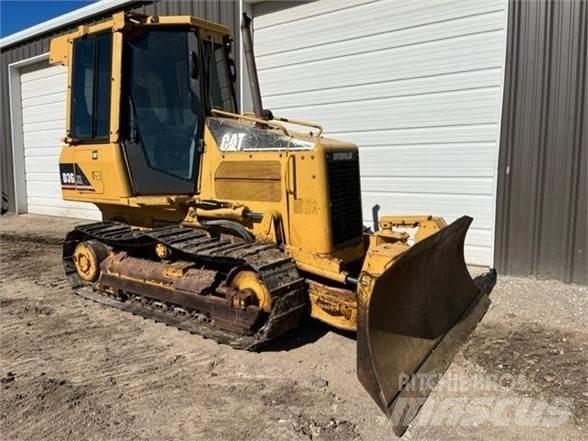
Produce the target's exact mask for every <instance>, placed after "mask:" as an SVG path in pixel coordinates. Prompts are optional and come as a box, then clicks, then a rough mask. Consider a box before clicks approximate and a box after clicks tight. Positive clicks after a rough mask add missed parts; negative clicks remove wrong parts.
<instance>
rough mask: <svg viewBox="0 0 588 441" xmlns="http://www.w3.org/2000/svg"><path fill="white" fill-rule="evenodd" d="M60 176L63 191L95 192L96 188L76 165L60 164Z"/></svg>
mask: <svg viewBox="0 0 588 441" xmlns="http://www.w3.org/2000/svg"><path fill="white" fill-rule="evenodd" d="M59 175H60V176H61V188H62V189H63V190H79V191H94V187H92V184H90V181H89V180H88V178H86V175H85V174H84V172H83V171H82V170H81V168H80V167H78V166H77V165H76V164H59Z"/></svg>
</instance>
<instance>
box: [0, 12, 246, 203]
mask: <svg viewBox="0 0 588 441" xmlns="http://www.w3.org/2000/svg"><path fill="white" fill-rule="evenodd" d="M124 9H125V10H128V11H134V12H137V13H139V14H147V15H193V16H196V17H200V18H204V19H207V20H210V21H215V22H218V23H222V24H224V25H226V26H229V27H230V28H231V32H232V35H233V38H234V39H235V44H234V49H233V52H232V57H233V58H234V60H235V65H236V67H237V69H238V68H239V51H238V43H239V20H240V17H239V2H238V0H154V1H138V2H137V3H135V4H131V5H129V6H127V7H125V8H124ZM113 12H114V11H109V12H108V13H105V14H102V15H98V16H95V17H92V18H91V19H89V20H87V21H85V22H86V23H93V22H97V21H100V20H103V19H105V18H106V17H109V16H111V15H112V13H113ZM81 23H82V22H78V23H74V24H72V25H69V26H68V27H66V28H63V29H59V30H56V31H54V32H51V33H48V34H45V35H42V36H39V37H34V38H32V39H30V40H27V41H24V42H21V43H18V44H16V45H13V46H9V47H6V48H3V49H2V52H1V54H0V69H2V70H1V72H0V92H1V95H0V101H1V110H2V114H1V116H0V143H1V144H0V191H2V192H5V193H6V194H7V195H8V201H9V210H10V211H14V210H15V207H14V174H13V170H12V143H11V127H10V111H9V109H10V103H9V96H8V65H9V64H10V63H14V62H16V61H19V60H25V59H27V58H31V57H34V56H36V55H40V54H43V53H45V52H48V51H49V41H50V40H51V38H53V37H55V36H56V35H59V34H64V33H67V32H69V31H71V30H73V29H75V28H76V27H77V26H78V25H79V24H81ZM238 74H239V73H238ZM236 87H237V90H236V91H235V92H236V94H237V96H239V90H238V87H239V82H238V81H237V84H236Z"/></svg>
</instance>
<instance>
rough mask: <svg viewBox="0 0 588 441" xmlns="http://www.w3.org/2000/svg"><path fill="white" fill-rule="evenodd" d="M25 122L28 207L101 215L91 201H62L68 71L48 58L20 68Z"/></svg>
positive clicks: (31, 210)
mask: <svg viewBox="0 0 588 441" xmlns="http://www.w3.org/2000/svg"><path fill="white" fill-rule="evenodd" d="M20 80H21V100H22V123H23V126H22V127H23V141H24V156H25V161H24V162H25V179H26V200H27V211H28V212H29V213H35V214H48V215H54V216H67V217H78V218H83V219H86V218H87V219H100V218H101V216H100V212H99V211H98V209H97V208H96V207H95V206H94V205H92V204H84V203H79V202H69V201H63V200H62V199H61V184H60V179H59V152H60V150H61V147H60V145H61V141H60V139H61V138H63V137H64V136H65V107H66V88H67V71H66V69H65V67H62V66H49V65H48V64H47V63H46V62H43V63H38V64H35V65H31V66H27V67H24V68H22V69H21V76H20Z"/></svg>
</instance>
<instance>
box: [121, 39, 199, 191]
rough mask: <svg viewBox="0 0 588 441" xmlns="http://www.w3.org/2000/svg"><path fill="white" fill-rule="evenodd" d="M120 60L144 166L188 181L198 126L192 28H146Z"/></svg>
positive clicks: (127, 47)
mask: <svg viewBox="0 0 588 441" xmlns="http://www.w3.org/2000/svg"><path fill="white" fill-rule="evenodd" d="M126 51H127V52H126V55H125V62H126V63H127V65H126V70H125V72H126V74H125V75H126V79H127V80H128V81H129V83H127V90H128V99H129V105H130V108H131V109H130V112H131V113H132V115H131V117H130V120H129V126H132V129H131V127H129V132H135V137H136V138H137V141H138V142H140V143H141V144H142V148H143V151H144V155H145V159H146V160H147V163H148V165H149V166H150V167H152V168H154V169H157V170H160V171H162V172H165V173H167V174H170V175H173V176H176V177H179V178H182V179H185V180H193V178H194V172H195V168H196V167H195V166H196V159H197V158H196V156H197V139H198V129H199V126H200V124H199V122H200V119H199V114H200V99H199V93H198V82H197V81H195V80H193V79H192V78H191V77H190V64H191V63H190V60H191V58H190V53H191V52H192V51H197V40H196V35H195V34H194V33H193V32H178V31H165V30H162V31H149V32H143V33H140V34H138V35H136V36H135V37H134V38H132V39H131V38H129V39H128V40H127V46H126Z"/></svg>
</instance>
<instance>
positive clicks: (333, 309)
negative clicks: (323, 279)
mask: <svg viewBox="0 0 588 441" xmlns="http://www.w3.org/2000/svg"><path fill="white" fill-rule="evenodd" d="M308 297H309V299H310V315H311V317H312V318H314V319H317V320H320V321H321V322H324V323H327V324H329V325H330V326H333V327H335V328H337V329H341V330H343V331H356V330H357V298H356V296H355V293H354V292H353V291H350V290H348V289H344V288H336V287H332V286H329V285H325V284H323V283H319V282H316V281H314V280H309V281H308Z"/></svg>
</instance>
